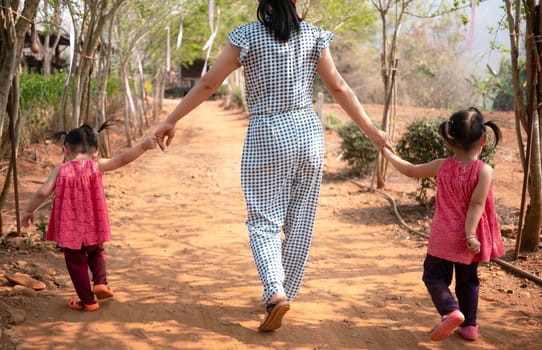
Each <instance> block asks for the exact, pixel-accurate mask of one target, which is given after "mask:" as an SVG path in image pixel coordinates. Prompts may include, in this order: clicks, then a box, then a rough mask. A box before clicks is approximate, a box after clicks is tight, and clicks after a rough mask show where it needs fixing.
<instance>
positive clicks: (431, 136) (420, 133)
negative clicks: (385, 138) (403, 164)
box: [396, 117, 495, 205]
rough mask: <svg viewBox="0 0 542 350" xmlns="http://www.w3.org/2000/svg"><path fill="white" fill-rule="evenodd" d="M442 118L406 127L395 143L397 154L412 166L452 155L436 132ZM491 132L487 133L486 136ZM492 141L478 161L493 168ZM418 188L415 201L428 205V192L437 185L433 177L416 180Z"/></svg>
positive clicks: (431, 197)
mask: <svg viewBox="0 0 542 350" xmlns="http://www.w3.org/2000/svg"><path fill="white" fill-rule="evenodd" d="M444 120H445V119H444V118H442V117H441V118H436V119H435V118H424V119H421V120H417V121H415V122H413V123H411V124H409V125H407V128H406V129H407V130H406V132H405V134H404V135H403V137H402V138H401V139H400V140H399V142H398V143H397V147H396V151H397V154H398V155H399V156H400V157H401V158H403V159H404V160H407V161H409V162H411V163H414V164H419V163H427V162H430V161H431V160H433V159H437V158H445V157H449V156H451V155H452V153H451V152H450V150H449V149H448V147H447V145H446V143H445V142H444V140H443V139H442V137H441V136H440V134H439V132H438V128H439V125H440V124H441V123H442V122H443V121H444ZM489 135H491V132H489V133H488V136H489ZM494 144H495V142H494V140H493V139H492V138H491V137H488V143H487V145H486V146H485V147H484V148H483V150H482V154H481V155H480V159H481V160H483V161H484V162H486V163H488V164H489V165H491V166H493V157H494V155H495V148H494ZM416 180H417V181H418V183H419V188H418V190H417V193H416V200H417V201H418V202H419V203H421V204H424V205H428V204H430V203H431V202H432V201H433V200H434V196H429V191H434V190H435V188H436V185H437V181H436V178H435V177H432V178H424V179H416Z"/></svg>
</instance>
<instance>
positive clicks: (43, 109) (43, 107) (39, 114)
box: [19, 73, 66, 145]
mask: <svg viewBox="0 0 542 350" xmlns="http://www.w3.org/2000/svg"><path fill="white" fill-rule="evenodd" d="M19 79H20V99H19V101H20V105H19V107H20V111H21V114H22V115H23V118H24V120H25V124H24V125H25V127H24V128H22V134H21V144H22V145H24V144H26V143H27V142H30V143H32V142H38V141H43V137H44V130H48V129H51V128H52V127H53V117H54V114H55V113H56V112H57V108H58V106H59V105H60V100H61V98H62V94H63V91H64V84H65V79H66V75H65V74H62V73H57V74H54V75H40V74H21V75H20V76H19Z"/></svg>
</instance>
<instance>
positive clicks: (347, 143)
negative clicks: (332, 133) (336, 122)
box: [338, 122, 378, 176]
mask: <svg viewBox="0 0 542 350" xmlns="http://www.w3.org/2000/svg"><path fill="white" fill-rule="evenodd" d="M338 132H339V136H340V137H341V138H342V143H341V149H342V151H343V159H344V160H346V161H347V163H348V165H350V166H351V167H352V168H353V169H352V170H353V171H355V172H357V173H358V174H359V175H361V176H365V175H367V174H369V172H370V170H371V169H372V168H374V166H375V162H376V159H377V157H378V150H377V149H376V147H375V146H374V145H373V144H372V143H371V141H370V140H369V139H368V138H367V136H365V134H363V132H362V131H361V130H360V129H359V127H358V126H357V125H356V124H355V123H354V122H348V123H346V124H345V125H344V126H343V127H341V128H340V129H339V130H338Z"/></svg>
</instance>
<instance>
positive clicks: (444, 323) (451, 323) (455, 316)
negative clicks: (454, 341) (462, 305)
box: [431, 310, 465, 340]
mask: <svg viewBox="0 0 542 350" xmlns="http://www.w3.org/2000/svg"><path fill="white" fill-rule="evenodd" d="M463 321H465V316H463V314H462V313H461V311H459V310H454V311H452V312H450V313H449V314H448V315H445V316H442V318H441V322H440V324H439V325H437V326H436V327H435V328H434V329H433V331H431V340H444V339H446V338H448V337H449V336H450V334H452V332H453V331H454V329H456V328H457V327H459V325H460V324H461V323H463Z"/></svg>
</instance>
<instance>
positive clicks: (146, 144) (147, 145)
mask: <svg viewBox="0 0 542 350" xmlns="http://www.w3.org/2000/svg"><path fill="white" fill-rule="evenodd" d="M141 145H142V146H143V149H144V150H145V151H148V150H151V149H154V148H156V146H157V145H158V143H157V142H156V136H151V137H147V138H146V139H145V141H143V142H142V143H141Z"/></svg>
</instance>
